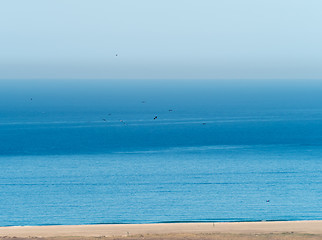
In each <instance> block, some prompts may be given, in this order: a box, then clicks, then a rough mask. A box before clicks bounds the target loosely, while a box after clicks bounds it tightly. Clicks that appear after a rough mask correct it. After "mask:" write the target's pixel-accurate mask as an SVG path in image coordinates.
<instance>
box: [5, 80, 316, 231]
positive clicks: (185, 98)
mask: <svg viewBox="0 0 322 240" xmlns="http://www.w3.org/2000/svg"><path fill="white" fill-rule="evenodd" d="M0 86H1V87H0V226H12V225H50V224H73V225H74V224H98V223H156V222H192V221H193V222H199V221H211V222H215V221H261V220H317V219H319V220H321V219H322V94H321V93H322V83H320V82H313V81H311V82H305V83H304V82H300V81H299V82H295V81H293V82H291V81H290V82H286V81H284V82H272V81H266V82H258V81H239V82H238V81H216V82H213V81H171V82H169V81H166V82H165V81H98V80H96V81H72V80H69V81H58V82H53V81H49V82H48V81H47V82H46V81H36V80H35V81H30V80H28V81H27V80H26V81H22V80H21V81H3V82H1V83H0ZM155 116H157V118H156V119H154V118H155Z"/></svg>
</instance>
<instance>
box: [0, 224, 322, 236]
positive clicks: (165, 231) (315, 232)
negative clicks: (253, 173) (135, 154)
mask: <svg viewBox="0 0 322 240" xmlns="http://www.w3.org/2000/svg"><path fill="white" fill-rule="evenodd" d="M13 237H16V238H20V239H29V238H41V239H94V238H95V239H97V238H101V239H104V238H109V239H120V238H126V239H143V238H144V239H252V237H256V239H322V221H287V222H236V223H161V224H113V225H112V224H106V225H105V224H102V225H77V226H76V225H75V226H72V225H70V226H23V227H20V226H14V227H0V239H10V238H13Z"/></svg>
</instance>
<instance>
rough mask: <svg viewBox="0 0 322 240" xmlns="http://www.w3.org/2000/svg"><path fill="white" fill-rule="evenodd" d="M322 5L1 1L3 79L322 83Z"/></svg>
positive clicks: (287, 1)
mask: <svg viewBox="0 0 322 240" xmlns="http://www.w3.org/2000/svg"><path fill="white" fill-rule="evenodd" d="M321 9H322V1H320V0H306V1H303V0H283V1H281V0H243V1H241V0H225V1H222V0H199V1H195V0H176V1H173V0H162V1H153V0H135V1H133V0H55V1H49V0H28V1H26V0H10V1H6V0H0V79H321V78H322V67H321V62H322V44H321V42H322V28H321V24H322V14H321ZM116 55H117V56H116Z"/></svg>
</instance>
